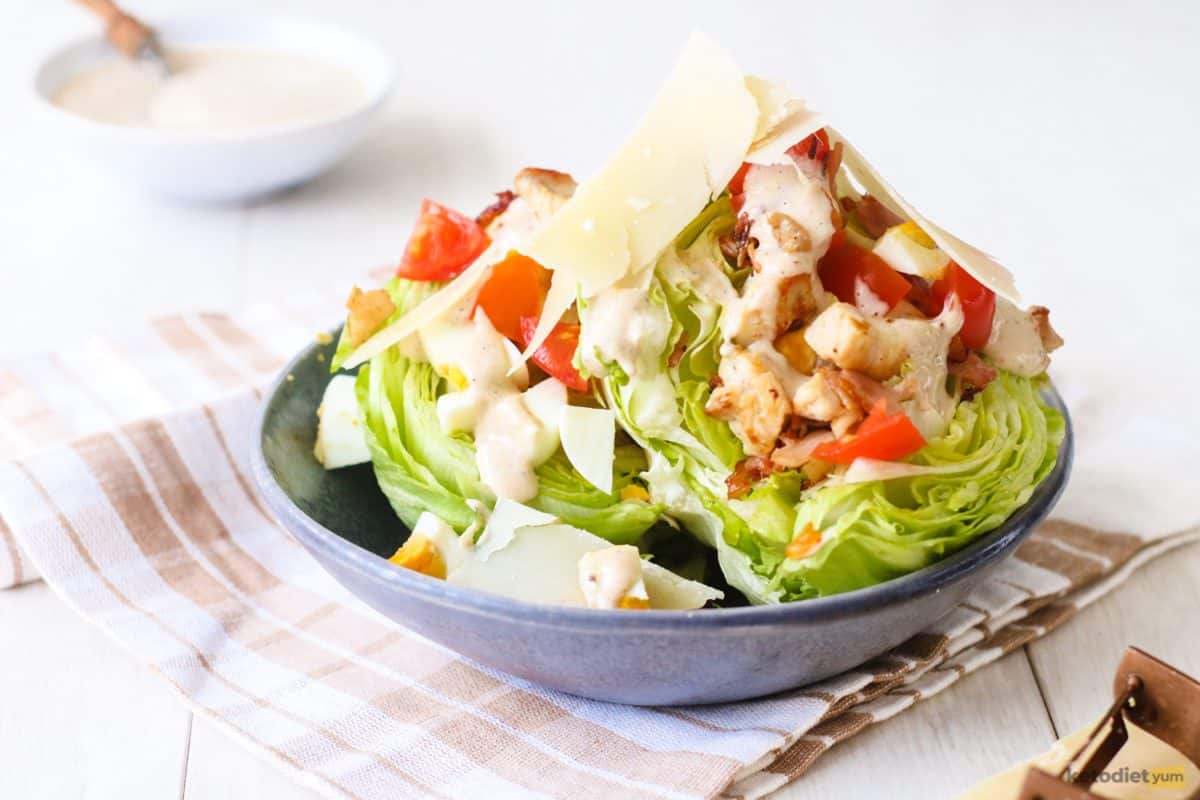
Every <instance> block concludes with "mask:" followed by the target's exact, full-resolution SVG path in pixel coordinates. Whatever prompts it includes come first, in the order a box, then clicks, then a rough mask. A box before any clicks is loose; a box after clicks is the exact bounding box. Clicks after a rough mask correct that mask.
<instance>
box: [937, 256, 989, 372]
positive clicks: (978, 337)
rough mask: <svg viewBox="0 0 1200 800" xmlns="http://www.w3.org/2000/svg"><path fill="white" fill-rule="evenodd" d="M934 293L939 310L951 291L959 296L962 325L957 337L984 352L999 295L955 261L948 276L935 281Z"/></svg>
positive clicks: (946, 274)
mask: <svg viewBox="0 0 1200 800" xmlns="http://www.w3.org/2000/svg"><path fill="white" fill-rule="evenodd" d="M931 291H932V293H933V298H934V300H935V301H936V303H937V307H938V308H939V309H941V308H945V306H946V297H948V296H949V295H950V293H951V292H953V293H954V294H956V295H958V302H959V303H960V304H961V305H962V311H963V326H962V330H960V331H959V332H958V335H959V336H961V337H962V341H963V344H965V345H966V346H967V347H969V348H970V349H972V350H982V349H983V347H984V345H986V344H987V341H988V338H989V337H990V336H991V335H992V319H993V317H995V315H996V293H995V292H993V291H992V290H991V289H989V288H987V287H986V286H984V285H983V284H982V283H980V282H979V281H977V280H975V278H974V277H972V275H971V273H969V272H967V271H966V270H965V269H963V268H962V267H960V266H959V265H958V264H956V263H954V262H953V261H951V262H950V266H948V267H946V272H945V274H943V275H942V277H940V278H938V279H937V280H936V281H934V284H933V286H932V287H931Z"/></svg>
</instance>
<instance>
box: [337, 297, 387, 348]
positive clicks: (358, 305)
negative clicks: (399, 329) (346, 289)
mask: <svg viewBox="0 0 1200 800" xmlns="http://www.w3.org/2000/svg"><path fill="white" fill-rule="evenodd" d="M346 309H347V310H348V311H349V312H350V313H349V314H348V315H347V316H346V336H347V337H349V339H350V343H351V344H352V345H354V346H355V347H358V346H359V345H360V344H362V343H363V342H365V341H366V340H367V339H370V338H371V337H372V336H373V335H374V334H375V331H377V330H379V329H380V328H382V327H383V324H384V323H385V322H387V320H388V317H390V316H391V315H392V314H394V313H395V311H396V304H395V303H393V302H392V296H391V295H390V294H388V293H387V290H385V289H372V290H371V291H369V292H364V291H363V290H362V289H360V288H358V287H357V286H355V287H354V288H353V289H351V290H350V297H348V298H346Z"/></svg>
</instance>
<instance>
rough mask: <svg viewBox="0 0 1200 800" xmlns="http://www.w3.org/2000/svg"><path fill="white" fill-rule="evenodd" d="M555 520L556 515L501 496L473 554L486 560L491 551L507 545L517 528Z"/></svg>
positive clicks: (548, 523)
mask: <svg viewBox="0 0 1200 800" xmlns="http://www.w3.org/2000/svg"><path fill="white" fill-rule="evenodd" d="M555 522H558V517H556V516H554V515H553V514H547V513H546V512H544V511H538V510H537V509H536V508H530V507H529V506H527V505H523V504H521V503H518V502H516V501H513V500H508V499H506V498H503V497H502V498H500V499H499V500H497V501H496V507H495V508H493V509H492V513H491V516H489V517H488V521H487V524H486V525H484V526H483V533H481V534H479V540H478V541H477V542H475V554H476V555H477V556H478V557H479V560H480V561H487V560H488V558H489V557H490V556H491V555H492V554H493V553H495V552H496V551H498V550H502V549H504V548H505V547H508V545H509V544H510V543H511V542H512V540H513V537H514V536H516V533H517V531H518V530H519V529H521V528H535V527H537V526H539V525H550V524H552V523H555Z"/></svg>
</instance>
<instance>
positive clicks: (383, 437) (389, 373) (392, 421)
mask: <svg viewBox="0 0 1200 800" xmlns="http://www.w3.org/2000/svg"><path fill="white" fill-rule="evenodd" d="M387 289H388V291H389V292H390V293H391V295H392V298H393V300H394V301H395V303H396V307H397V312H396V313H397V314H402V313H404V312H405V311H406V310H408V309H409V308H412V307H414V306H415V305H417V304H418V303H420V302H421V301H422V300H423V299H424V298H425V297H427V296H428V295H429V294H431V293H432V292H433V291H436V289H437V284H429V283H415V282H410V281H405V280H401V279H395V280H393V281H392V282H391V283H389V284H388V286H387ZM446 389H447V387H446V382H445V380H444V379H443V378H442V377H441V376H439V375H438V374H437V372H436V370H435V369H434V368H433V366H432V365H430V364H427V363H424V362H421V361H415V360H412V359H409V358H407V357H405V355H404V354H403V352H402V348H398V347H392V348H389V349H388V350H386V351H384V352H383V353H381V354H379V355H377V356H375V357H374V358H372V359H371V361H370V362H369V363H368V364H366V365H364V366H363V367H362V369H361V370H360V371H359V374H358V381H357V384H356V390H357V392H358V398H359V404H360V406H361V407H362V410H363V418H364V420H365V421H366V434H367V443H368V446H369V447H370V450H371V460H372V463H373V464H374V467H375V476H376V479H377V480H378V481H379V486H380V488H381V489H382V490H383V493H384V494H385V495H386V496H387V498H388V500H389V501H390V503H391V505H392V508H393V509H394V510H395V511H396V514H397V515H398V516H399V517H400V518H401V519H402V520H403V521H404V523H405V524H406V525H407V526H409V527H410V528H411V527H412V526H413V525H415V524H416V520H417V517H419V516H420V515H421V512H423V511H432V512H433V513H435V514H437V515H438V516H439V517H440V518H441V519H443V520H444V521H445V522H446V523H447V524H449V525H450V526H451V527H453V528H455V529H456V530H458V531H460V532H461V531H463V530H465V529H466V528H467V527H469V526H470V525H471V524H473V523H474V522H475V521H476V520H477V516H478V515H477V512H476V509H475V508H473V507H472V505H471V504H469V503H468V502H467V501H468V500H476V501H482V502H484V503H485V504H486V505H489V506H490V505H491V504H492V501H493V499H494V496H493V495H492V492H491V490H490V489H488V487H487V486H486V485H485V484H484V483H483V482H482V481H481V480H480V478H479V470H478V469H477V467H476V465H475V446H474V442H473V440H472V437H471V436H470V435H468V434H454V435H448V434H446V433H444V432H443V431H442V428H441V425H440V424H439V423H438V419H437V398H438V396H439V395H441V394H442V393H444V392H445V391H446ZM645 467H646V460H645V457H644V455H643V454H642V452H641V450H640V449H638V448H637V447H635V446H633V445H624V446H619V447H618V448H617V451H616V459H615V463H614V476H615V478H614V481H613V492H612V493H611V494H608V493H605V492H602V491H600V490H599V489H596V488H595V487H594V486H592V485H591V484H590V483H588V482H587V481H586V480H584V479H583V477H582V476H580V475H579V473H578V472H576V471H575V469H574V468H573V467H572V466H571V464H570V462H569V461H568V460H567V458H566V456H565V455H564V454H563V452H562V450H561V449H560V450H559V451H558V452H556V453H555V454H554V455H553V456H552V457H551V458H550V460H548V461H547V462H546V463H544V464H542V465H541V466H540V467H538V469H537V476H538V484H539V493H538V495H537V496H536V497H535V498H533V499H532V500H530V501H529V502H528V505H530V506H532V507H533V508H536V509H538V510H541V511H545V512H547V513H549V514H554V515H555V516H556V517H558V518H559V519H560V520H562V521H563V522H565V523H567V524H569V525H573V526H575V527H578V528H582V529H584V530H587V531H590V532H592V533H595V534H596V535H598V536H602V537H604V538H605V539H608V540H609V541H611V542H613V543H616V544H632V543H635V542H637V541H638V539H640V538H641V536H642V534H643V533H644V532H645V531H646V530H647V529H648V528H650V526H652V525H653V524H654V523H655V522H656V521H657V520H658V519H659V517H660V516H661V512H662V508H661V506H658V505H654V504H650V503H645V502H641V501H638V500H628V501H626V500H622V499H621V490H622V489H624V488H625V487H627V486H629V485H630V484H631V483H632V482H633V480H634V478H635V477H636V476H638V475H640V473H641V472H642V471H643V470H644V469H645Z"/></svg>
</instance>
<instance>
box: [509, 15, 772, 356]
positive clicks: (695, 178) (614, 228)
mask: <svg viewBox="0 0 1200 800" xmlns="http://www.w3.org/2000/svg"><path fill="white" fill-rule="evenodd" d="M758 119H759V109H758V103H757V102H756V101H755V98H754V95H753V94H752V93H751V92H750V91H749V90H748V89H747V87H746V81H745V78H744V76H743V75H742V73H741V72H740V71H739V70H738V68H737V65H736V64H735V63H734V62H733V59H732V58H730V57H729V55H728V53H726V52H725V51H724V50H722V49H721V47H719V46H718V45H717V44H716V43H715V42H713V41H712V40H711V39H709V38H708V37H706V36H704V35H703V34H700V33H693V34H692V36H691V38H690V39H689V40H688V43H687V46H686V47H685V48H684V50H683V53H682V54H681V55H680V58H679V61H678V62H677V63H676V65H675V68H674V70H672V72H671V75H670V76H669V77H668V78H667V81H666V83H665V84H664V85H663V87H662V89H661V90H659V93H658V96H657V97H655V99H654V104H653V105H652V106H651V108H650V110H649V112H647V114H646V116H645V117H643V118H642V121H641V122H640V123H639V125H638V127H637V129H636V130H635V131H634V132H633V134H632V135H631V136H630V137H629V139H628V140H626V142H625V144H624V145H623V146H622V147H621V149H620V150H618V151H617V153H616V155H614V156H613V157H612V158H611V159H610V160H609V161H608V163H607V164H605V165H604V167H603V168H601V170H600V171H599V172H598V173H597V174H596V175H594V176H593V177H592V178H591V179H590V180H588V181H585V182H584V183H583V184H582V185H581V186H580V187H579V188H578V190H576V192H575V194H574V196H573V197H572V198H571V199H570V200H568V201H567V203H566V204H565V205H564V206H563V207H562V208H560V209H559V211H558V213H556V214H555V215H554V217H553V218H552V219H551V220H550V221H549V222H548V223H547V224H546V226H545V227H544V228H542V229H541V230H540V231H538V232H537V233H536V234H535V235H534V236H533V237H532V238H531V239H530V241H529V242H528V244H526V245H525V246H523V247H521V248H519V249H520V250H521V252H522V253H524V254H525V255H527V256H529V257H530V258H532V259H533V260H535V261H537V262H538V263H540V264H542V265H543V266H545V267H547V268H549V269H552V270H554V276H553V279H552V283H551V288H550V292H549V295H548V297H547V299H546V303H545V306H544V307H543V309H542V316H541V319H540V321H539V322H538V327H537V330H536V331H535V332H534V335H533V338H532V339H531V341H530V342H529V344H528V345H527V347H526V350H525V354H524V355H525V357H526V358H528V357H529V356H530V355H531V354H532V353H533V352H534V350H536V349H537V348H538V347H539V346H540V345H541V343H542V342H543V341H545V339H546V337H547V336H548V335H549V333H550V331H551V330H553V328H554V325H555V324H556V323H557V322H558V321H559V319H561V318H562V315H563V313H565V312H566V310H567V308H569V307H570V305H571V303H572V302H574V300H575V298H576V296H577V294H578V295H582V296H583V297H585V298H586V297H592V296H594V295H596V294H597V293H599V292H600V291H602V290H604V289H606V288H608V287H610V286H612V285H613V284H615V283H617V282H618V281H620V280H621V279H622V278H624V277H625V276H626V275H628V274H629V273H631V272H637V271H638V270H640V269H641V268H642V267H644V266H646V265H647V264H649V263H650V262H652V261H653V260H654V259H655V258H656V257H657V256H658V254H659V252H660V251H662V249H663V248H664V247H666V246H667V245H668V244H670V242H671V241H672V240H673V239H674V238H675V237H676V236H677V235H678V234H679V231H681V230H682V229H683V228H684V226H686V225H687V223H689V222H690V221H691V220H692V219H693V218H694V217H695V216H696V215H697V214H698V213H700V211H701V209H703V208H704V206H705V205H706V204H707V203H708V202H709V201H710V200H711V199H712V198H713V197H714V196H715V195H717V194H719V193H720V192H721V191H723V190H724V188H725V186H726V184H728V183H729V180H730V178H732V177H733V174H734V173H735V172H736V171H737V169H738V167H739V166H740V165H741V163H742V159H743V158H744V156H745V155H746V152H747V150H748V149H749V147H750V145H751V143H752V141H753V139H754V133H755V129H756V127H757V126H758Z"/></svg>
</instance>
